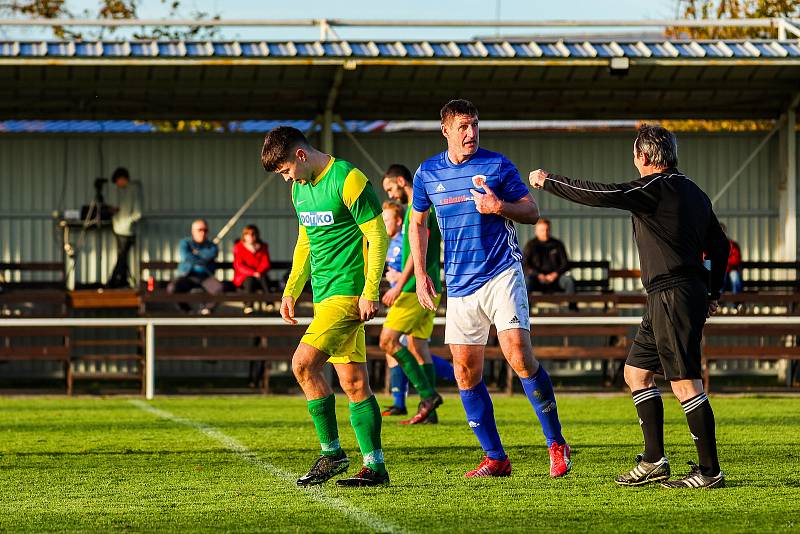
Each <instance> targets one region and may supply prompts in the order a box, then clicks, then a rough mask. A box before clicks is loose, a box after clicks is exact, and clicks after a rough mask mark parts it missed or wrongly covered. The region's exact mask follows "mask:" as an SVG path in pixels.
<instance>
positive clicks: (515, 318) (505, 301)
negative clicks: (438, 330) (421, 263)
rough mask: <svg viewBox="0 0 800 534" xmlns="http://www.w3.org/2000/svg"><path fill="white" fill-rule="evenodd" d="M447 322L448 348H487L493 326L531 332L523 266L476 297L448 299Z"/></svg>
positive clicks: (504, 274) (490, 283)
mask: <svg viewBox="0 0 800 534" xmlns="http://www.w3.org/2000/svg"><path fill="white" fill-rule="evenodd" d="M445 320H446V325H445V330H444V342H445V343H447V344H448V345H450V344H453V345H486V342H487V341H488V340H489V327H490V326H491V325H493V324H494V325H495V327H496V328H497V331H498V332H502V331H503V330H511V329H512V328H521V329H524V330H528V331H530V329H531V325H530V308H528V289H527V287H526V286H525V276H524V275H523V274H522V266H521V265H520V264H516V265H515V266H514V267H511V268H509V269H506V270H505V271H503V272H501V273H500V274H498V275H497V276H495V277H494V278H492V279H491V280H489V281H488V282H486V284H484V285H483V287H481V288H480V289H478V290H477V291H476V292H475V293H473V294H472V295H467V296H465V297H448V298H447V317H446V319H445Z"/></svg>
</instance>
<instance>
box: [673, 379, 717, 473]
mask: <svg viewBox="0 0 800 534" xmlns="http://www.w3.org/2000/svg"><path fill="white" fill-rule="evenodd" d="M681 406H682V407H683V411H684V413H685V414H686V421H687V422H688V423H689V432H691V433H692V439H694V445H695V447H697V456H698V458H699V464H700V470H701V471H702V473H703V474H704V475H706V476H717V475H718V474H719V459H718V458H717V437H716V432H715V430H714V412H713V411H712V410H711V403H710V402H709V401H708V397H706V394H705V393H700V394H699V395H697V396H695V397H692V398H691V399H689V400H687V401H685V402H682V403H681Z"/></svg>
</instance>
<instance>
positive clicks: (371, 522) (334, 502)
mask: <svg viewBox="0 0 800 534" xmlns="http://www.w3.org/2000/svg"><path fill="white" fill-rule="evenodd" d="M129 402H130V403H131V404H133V405H134V406H136V407H137V408H139V409H140V410H144V411H145V412H148V413H150V414H152V415H155V416H156V417H160V418H162V419H166V420H168V421H172V422H173V423H177V424H180V425H184V426H188V427H190V428H193V429H195V430H197V431H198V432H200V433H202V434H205V435H206V436H208V437H209V438H211V439H213V440H214V441H216V442H218V443H219V444H221V445H222V446H223V447H225V448H226V449H228V450H229V451H231V452H232V453H234V454H235V455H237V456H239V457H240V458H241V459H243V460H244V461H246V462H247V463H249V464H251V465H254V466H256V467H259V468H261V469H263V470H264V471H266V472H267V473H269V474H270V475H272V476H274V477H275V478H278V479H281V480H282V481H283V482H285V483H286V484H287V485H290V486H291V487H293V488H294V487H296V480H297V476H296V475H294V474H292V473H290V472H288V471H284V470H283V469H281V468H280V467H276V466H274V465H272V464H271V463H269V462H266V461H264V460H263V459H261V458H259V457H258V455H257V454H256V453H254V452H253V451H251V450H250V449H248V448H247V447H246V446H244V445H243V444H242V443H240V442H239V441H238V440H237V439H235V438H233V437H231V436H229V435H227V434H225V433H223V432H221V431H219V430H217V429H216V428H214V427H212V426H208V425H205V424H203V423H200V422H197V421H193V420H191V419H186V418H185V417H180V416H178V415H175V414H173V413H170V412H167V411H165V410H161V409H159V408H155V407H153V406H150V405H149V404H147V403H146V402H144V401H142V400H138V399H136V400H130V401H129ZM298 492H299V493H300V494H301V495H304V496H307V497H308V498H309V499H311V500H313V501H315V502H317V503H319V504H321V505H323V506H327V507H328V508H331V509H332V510H336V511H337V512H340V513H341V514H342V515H344V516H346V517H349V518H350V519H352V520H354V521H356V522H358V523H360V524H361V525H363V526H364V527H366V528H367V529H368V530H370V531H371V532H394V533H397V534H405V533H406V532H407V531H405V530H403V529H402V528H400V527H399V526H397V525H394V524H392V523H389V522H386V521H384V520H383V519H381V518H379V517H377V516H375V515H373V514H371V513H370V512H367V511H366V510H362V509H360V508H357V507H356V506H354V505H353V504H352V503H350V502H348V501H346V500H344V499H340V498H338V497H331V496H330V495H326V494H325V491H324V490H323V489H322V488H321V487H313V488H304V489H303V490H302V491H301V490H298ZM354 493H356V492H354Z"/></svg>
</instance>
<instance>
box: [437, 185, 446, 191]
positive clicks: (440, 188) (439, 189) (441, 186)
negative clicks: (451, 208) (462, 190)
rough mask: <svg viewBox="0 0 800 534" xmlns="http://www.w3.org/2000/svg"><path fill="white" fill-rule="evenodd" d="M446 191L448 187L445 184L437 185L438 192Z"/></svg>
mask: <svg viewBox="0 0 800 534" xmlns="http://www.w3.org/2000/svg"><path fill="white" fill-rule="evenodd" d="M445 191H447V189H446V188H445V187H444V184H439V185H437V186H436V192H437V193H444V192H445Z"/></svg>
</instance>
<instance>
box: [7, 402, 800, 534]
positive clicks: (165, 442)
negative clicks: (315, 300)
mask: <svg viewBox="0 0 800 534" xmlns="http://www.w3.org/2000/svg"><path fill="white" fill-rule="evenodd" d="M712 402H713V406H714V409H715V413H716V417H717V425H718V427H717V428H718V438H719V448H720V459H721V463H722V466H723V469H724V470H725V472H726V474H727V476H728V486H729V487H728V488H725V489H721V490H711V491H691V490H686V491H669V490H665V489H662V488H660V487H657V486H652V487H644V488H619V487H617V486H616V485H614V484H613V483H612V478H613V476H614V475H616V474H617V472H618V471H620V470H622V469H623V468H628V467H630V466H632V462H633V458H634V456H635V455H636V453H637V452H639V451H640V449H641V445H640V442H641V435H640V432H639V428H638V425H637V424H636V418H635V415H634V414H635V412H634V409H633V406H632V403H631V401H630V399H629V398H628V397H625V396H614V397H591V396H566V395H563V396H561V397H560V399H559V409H560V412H561V417H562V421H563V424H564V430H565V435H566V436H567V438H568V439H569V441H570V442H571V443H572V447H573V449H572V450H573V460H574V462H575V466H574V470H573V472H572V473H571V474H570V475H569V476H568V477H567V478H565V479H561V480H551V479H550V478H549V477H548V476H547V452H546V450H545V448H544V445H543V441H544V440H543V437H542V436H541V432H540V430H539V427H538V422H537V421H536V420H535V416H534V414H533V411H532V410H531V408H530V406H529V405H528V403H527V400H526V399H525V397H524V396H521V395H519V396H515V397H512V398H508V397H503V396H497V398H495V411H496V414H497V418H498V426H499V429H500V433H501V436H502V437H503V440H504V444H505V446H506V449H507V451H508V453H509V455H510V457H511V460H512V462H513V466H514V473H513V476H512V477H511V478H508V479H498V480H465V479H463V478H462V475H463V473H464V472H465V471H466V470H468V469H470V468H472V467H474V466H475V465H476V464H477V463H478V462H479V461H480V459H481V453H480V450H479V448H478V446H477V441H476V440H475V438H474V436H473V435H472V433H471V432H470V431H469V428H468V427H467V426H466V423H465V421H464V417H463V411H462V409H461V406H460V402H459V400H458V398H457V397H454V396H451V397H448V398H447V399H446V403H445V405H444V406H443V407H442V408H441V409H440V411H441V418H442V422H441V424H440V425H439V426H437V427H434V426H424V427H411V428H409V427H400V426H398V425H397V424H396V420H394V419H393V420H390V421H385V422H384V431H383V443H384V450H385V453H386V458H387V466H388V468H389V471H390V474H391V477H392V485H391V486H390V487H388V488H380V489H362V490H352V489H351V490H345V489H340V488H336V487H335V486H334V485H333V484H331V483H329V484H328V485H326V486H324V487H322V488H318V489H311V490H300V489H297V488H296V487H295V486H294V478H295V477H296V476H297V475H298V474H301V473H304V472H305V471H306V470H307V468H308V467H309V466H310V464H311V462H312V461H313V460H314V458H315V457H316V454H317V450H316V447H315V435H314V432H313V428H312V426H311V422H310V419H309V417H308V415H307V412H306V410H305V402H304V400H303V399H301V398H298V397H268V398H258V397H202V398H168V399H162V400H157V401H155V402H152V403H147V404H145V403H144V402H142V401H138V400H132V399H121V398H114V399H100V398H88V399H64V398H6V399H0V532H17V531H36V532H43V531H48V532H52V531H73V532H77V531H80V532H89V531H126V532H129V531H190V532H196V531H206V532H212V531H213V532H256V531H261V532H309V531H313V532H365V531H376V530H378V531H392V530H393V531H397V532H409V533H411V532H454V531H455V532H460V531H465V532H466V531H471V532H522V531H537V530H538V531H541V530H547V531H549V532H559V531H570V532H572V531H584V532H641V531H646V530H656V529H669V530H670V531H672V532H690V531H691V532H705V531H708V532H712V531H713V532H719V531H726V533H730V532H745V531H747V532H755V531H759V532H773V531H776V532H779V531H785V532H791V531H793V532H797V531H798V529H800V398H785V397H784V398H781V397H746V398H736V397H715V398H713V399H712ZM665 405H666V441H667V454H668V455H669V457H670V460H671V462H672V465H673V473H674V474H682V473H684V472H685V470H686V469H685V468H686V466H685V465H684V463H685V462H686V461H687V460H692V459H694V458H695V452H694V446H693V445H692V442H691V439H690V437H689V435H688V430H687V428H686V423H685V419H684V416H683V413H682V411H681V410H680V407H679V406H678V404H677V402H676V401H675V400H674V399H673V398H672V397H665ZM337 413H338V417H339V424H340V434H341V439H342V442H343V445H344V447H345V449H346V450H347V451H348V453H349V454H350V456H351V459H352V460H353V464H351V468H350V472H354V470H355V469H356V468H357V465H358V464H359V461H360V456H359V455H358V453H357V448H356V446H355V438H354V436H353V433H352V430H351V429H350V427H349V424H348V420H347V417H348V413H347V407H346V403H345V402H344V400H343V398H342V397H341V396H339V398H338V405H337Z"/></svg>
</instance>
